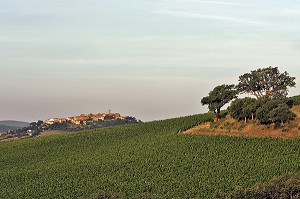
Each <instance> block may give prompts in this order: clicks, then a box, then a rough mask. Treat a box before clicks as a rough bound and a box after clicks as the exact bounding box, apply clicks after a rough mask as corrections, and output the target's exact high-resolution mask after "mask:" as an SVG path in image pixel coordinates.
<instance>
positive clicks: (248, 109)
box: [201, 66, 300, 124]
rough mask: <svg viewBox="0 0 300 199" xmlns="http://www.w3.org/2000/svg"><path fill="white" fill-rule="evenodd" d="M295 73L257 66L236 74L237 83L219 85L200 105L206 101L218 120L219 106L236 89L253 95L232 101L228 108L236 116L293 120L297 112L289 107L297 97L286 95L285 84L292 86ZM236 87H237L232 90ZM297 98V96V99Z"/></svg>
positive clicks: (265, 121) (263, 120) (267, 121)
mask: <svg viewBox="0 0 300 199" xmlns="http://www.w3.org/2000/svg"><path fill="white" fill-rule="evenodd" d="M295 85H296V83H295V77H290V76H289V75H288V73H287V72H286V71H285V72H284V73H280V72H279V70H278V68H277V67H274V68H273V67H271V66H270V67H267V68H259V69H257V70H254V71H251V72H250V73H245V74H244V75H241V76H240V77H239V84H238V85H237V86H235V85H233V84H232V85H225V84H223V85H221V86H217V87H215V88H214V89H213V90H212V91H210V92H209V95H208V96H207V97H203V98H202V99H201V103H202V105H208V109H209V111H213V112H214V113H215V114H216V119H215V120H216V121H218V120H219V116H220V111H221V108H222V107H223V106H224V105H225V104H227V103H228V102H230V101H231V100H232V99H234V98H237V96H236V95H237V94H238V93H250V94H252V95H254V96H255V97H256V98H257V100H256V99H253V98H249V97H246V98H244V99H236V100H235V101H233V103H232V104H231V106H230V107H229V108H228V111H229V113H230V115H231V117H233V118H235V119H237V120H239V121H240V120H244V121H245V123H247V120H248V119H250V118H251V120H254V119H257V120H258V121H259V122H260V123H261V124H271V123H275V124H280V123H281V124H284V123H286V122H288V121H291V120H293V119H294V118H295V117H296V115H295V114H294V113H293V112H292V111H291V110H290V108H291V106H292V105H293V103H298V101H297V100H298V99H297V98H291V99H287V98H286V96H287V94H288V87H293V86H295ZM235 89H237V90H235ZM299 101H300V100H299Z"/></svg>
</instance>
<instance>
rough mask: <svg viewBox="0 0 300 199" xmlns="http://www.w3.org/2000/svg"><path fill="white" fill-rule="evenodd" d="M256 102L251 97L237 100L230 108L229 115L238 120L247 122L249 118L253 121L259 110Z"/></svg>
mask: <svg viewBox="0 0 300 199" xmlns="http://www.w3.org/2000/svg"><path fill="white" fill-rule="evenodd" d="M256 101H257V100H256V99H254V98H250V97H246V98H243V99H236V100H234V101H233V102H232V103H231V105H230V107H228V110H229V114H230V115H231V117H233V118H235V119H237V120H245V122H247V119H249V118H251V119H252V120H253V119H254V114H255V111H256V109H257V103H256Z"/></svg>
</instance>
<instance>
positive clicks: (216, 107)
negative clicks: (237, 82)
mask: <svg viewBox="0 0 300 199" xmlns="http://www.w3.org/2000/svg"><path fill="white" fill-rule="evenodd" d="M237 94H238V91H237V90H236V89H235V86H234V85H233V84H231V85H225V84H223V85H220V86H216V87H215V88H214V89H213V90H212V91H210V92H209V94H208V96H207V97H203V98H202V99H201V103H202V105H208V109H209V110H210V111H213V112H214V113H215V114H216V120H219V117H220V112H221V108H222V107H223V106H224V105H225V104H227V103H228V102H230V101H231V100H232V99H234V98H236V97H237Z"/></svg>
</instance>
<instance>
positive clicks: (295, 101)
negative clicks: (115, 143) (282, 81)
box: [288, 95, 300, 105]
mask: <svg viewBox="0 0 300 199" xmlns="http://www.w3.org/2000/svg"><path fill="white" fill-rule="evenodd" d="M288 100H290V101H291V102H292V103H291V104H292V105H300V95H297V96H293V97H289V98H288Z"/></svg>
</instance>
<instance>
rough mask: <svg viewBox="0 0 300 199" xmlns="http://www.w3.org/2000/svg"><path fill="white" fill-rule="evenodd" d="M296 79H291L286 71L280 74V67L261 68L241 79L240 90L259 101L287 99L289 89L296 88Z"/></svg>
mask: <svg viewBox="0 0 300 199" xmlns="http://www.w3.org/2000/svg"><path fill="white" fill-rule="evenodd" d="M295 85H296V83H295V77H290V76H289V74H288V73H287V72H286V71H285V72H284V73H280V72H279V70H278V67H271V66H270V67H267V68H259V69H257V70H254V71H251V72H250V73H245V74H243V75H241V76H240V77H239V84H238V85H237V88H238V90H239V91H240V92H241V93H249V94H251V95H254V96H255V97H256V98H257V99H262V98H264V99H269V98H271V99H278V98H280V99H281V98H285V97H286V96H287V94H288V87H294V86H295Z"/></svg>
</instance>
